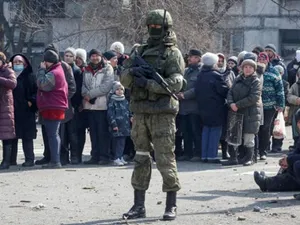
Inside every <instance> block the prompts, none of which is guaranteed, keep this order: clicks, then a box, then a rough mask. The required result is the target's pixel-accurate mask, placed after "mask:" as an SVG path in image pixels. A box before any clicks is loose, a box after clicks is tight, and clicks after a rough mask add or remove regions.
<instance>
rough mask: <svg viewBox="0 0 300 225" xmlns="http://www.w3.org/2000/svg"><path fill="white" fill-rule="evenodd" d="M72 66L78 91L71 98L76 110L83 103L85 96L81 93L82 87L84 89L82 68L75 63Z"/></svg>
mask: <svg viewBox="0 0 300 225" xmlns="http://www.w3.org/2000/svg"><path fill="white" fill-rule="evenodd" d="M71 68H72V70H73V75H74V79H75V83H76V92H75V94H74V95H73V97H72V98H71V103H72V106H73V107H74V109H75V110H76V111H78V109H79V107H80V106H81V105H82V100H83V97H82V95H81V89H82V80H83V79H82V72H81V69H80V68H79V67H78V66H76V65H75V63H74V64H73V65H71Z"/></svg>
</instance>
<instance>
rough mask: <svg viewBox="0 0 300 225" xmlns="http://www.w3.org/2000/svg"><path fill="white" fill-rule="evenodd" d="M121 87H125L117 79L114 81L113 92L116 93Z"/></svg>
mask: <svg viewBox="0 0 300 225" xmlns="http://www.w3.org/2000/svg"><path fill="white" fill-rule="evenodd" d="M119 88H122V89H123V90H124V89H125V88H124V86H123V85H122V84H121V83H120V82H119V81H115V82H114V83H113V87H112V92H113V93H115V92H116V90H117V89H119Z"/></svg>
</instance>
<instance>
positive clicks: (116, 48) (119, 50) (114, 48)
mask: <svg viewBox="0 0 300 225" xmlns="http://www.w3.org/2000/svg"><path fill="white" fill-rule="evenodd" d="M110 50H112V51H115V52H117V53H120V54H124V51H125V48H124V45H123V44H122V43H121V42H118V41H117V42H114V43H112V45H111V46H110Z"/></svg>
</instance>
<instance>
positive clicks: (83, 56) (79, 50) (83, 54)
mask: <svg viewBox="0 0 300 225" xmlns="http://www.w3.org/2000/svg"><path fill="white" fill-rule="evenodd" d="M76 57H78V58H81V59H82V61H83V63H86V51H85V49H83V48H77V49H76Z"/></svg>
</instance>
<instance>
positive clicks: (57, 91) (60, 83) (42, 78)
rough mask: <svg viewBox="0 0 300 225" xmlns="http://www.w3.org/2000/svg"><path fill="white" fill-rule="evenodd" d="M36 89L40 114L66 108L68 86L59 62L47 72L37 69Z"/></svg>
mask: <svg viewBox="0 0 300 225" xmlns="http://www.w3.org/2000/svg"><path fill="white" fill-rule="evenodd" d="M37 87H38V93H37V106H38V109H39V111H40V112H42V111H44V110H53V109H58V110H66V109H67V108H68V84H67V82H66V78H65V74H64V70H63V68H62V66H61V63H60V62H58V63H56V64H54V65H53V66H51V67H50V68H49V69H47V70H46V69H42V68H40V69H39V71H38V74H37Z"/></svg>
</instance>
